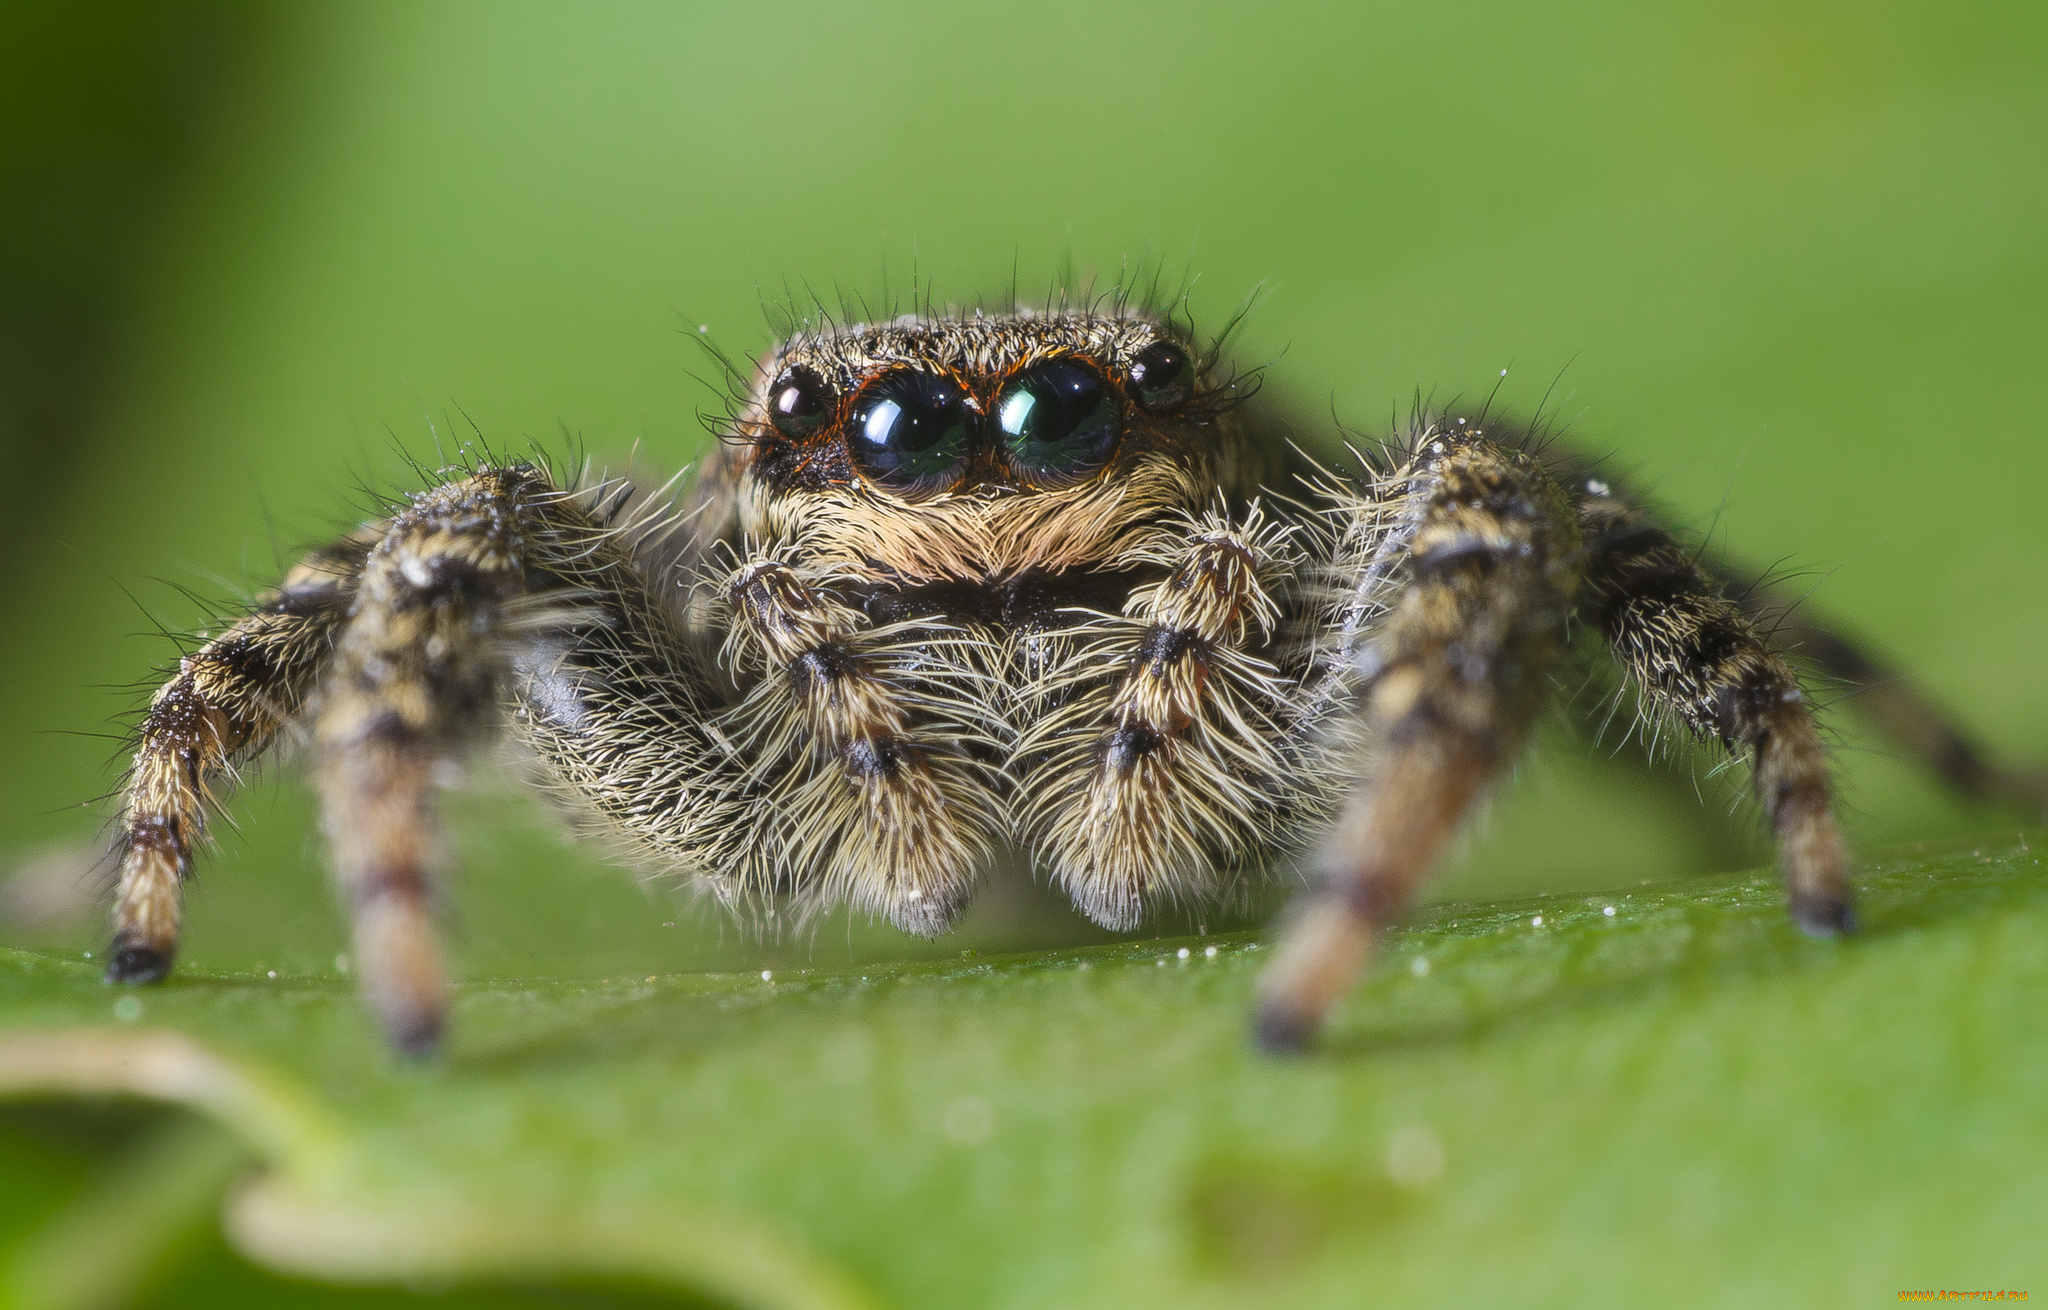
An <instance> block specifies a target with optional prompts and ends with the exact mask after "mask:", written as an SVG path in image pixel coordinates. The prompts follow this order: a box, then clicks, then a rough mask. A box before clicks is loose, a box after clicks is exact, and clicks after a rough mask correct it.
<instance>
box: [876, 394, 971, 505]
mask: <svg viewBox="0 0 2048 1310" xmlns="http://www.w3.org/2000/svg"><path fill="white" fill-rule="evenodd" d="M967 419H968V410H967V393H966V392H965V391H962V390H961V389H960V387H959V385H958V384H957V383H955V382H954V381H952V379H950V378H945V377H941V376H939V375H938V374H936V373H925V372H922V371H920V370H916V369H904V370H902V371H900V372H896V373H889V374H885V375H883V376H882V377H881V378H879V379H877V380H876V381H874V382H872V383H869V384H868V386H867V388H866V389H865V390H864V391H862V392H861V395H860V400H859V401H858V402H857V403H856V404H855V405H854V408H853V422H852V423H851V424H850V425H848V428H847V433H846V445H847V449H848V450H849V451H850V452H851V453H852V455H853V462H854V463H856V464H858V465H860V469H861V472H863V473H865V474H867V475H868V476H869V477H870V478H872V479H874V480H875V481H876V482H879V483H881V484H882V485H883V486H887V487H902V488H917V487H933V486H936V485H938V484H940V483H942V482H944V481H946V480H947V478H946V475H947V474H948V473H950V472H952V471H954V469H955V468H956V466H958V465H959V463H960V462H961V460H962V459H963V458H965V457H966V454H967Z"/></svg>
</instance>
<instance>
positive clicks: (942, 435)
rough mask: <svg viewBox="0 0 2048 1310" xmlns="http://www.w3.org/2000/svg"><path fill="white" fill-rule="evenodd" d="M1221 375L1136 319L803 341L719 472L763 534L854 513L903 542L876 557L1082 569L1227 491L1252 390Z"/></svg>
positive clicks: (956, 327)
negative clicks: (759, 517) (1244, 391)
mask: <svg viewBox="0 0 2048 1310" xmlns="http://www.w3.org/2000/svg"><path fill="white" fill-rule="evenodd" d="M1214 364H1215V360H1214V356H1213V353H1212V354H1210V355H1207V356H1205V355H1204V354H1203V353H1202V352H1200V351H1199V350H1198V349H1197V348H1196V347H1195V345H1194V344H1193V343H1192V342H1190V341H1188V340H1186V339H1184V338H1182V337H1181V336H1178V335H1176V334H1175V333H1174V332H1172V331H1171V330H1169V328H1168V327H1167V326H1166V325H1164V324H1161V323H1159V322H1156V321H1154V320H1152V319H1149V318H1142V317H1137V316H1135V315H1127V314H1097V313H1087V312H1069V313H1032V312H1019V313H1016V314H1011V315H1003V316H997V317H986V316H982V315H975V316H972V317H964V318H941V319H927V318H907V319H902V320H899V321H897V322H893V323H887V324H879V325H873V326H863V327H855V328H846V329H840V330H836V331H831V332H825V333H817V334H805V335H801V336H798V337H795V338H792V339H791V340H790V341H788V342H786V343H784V344H783V345H782V346H781V347H779V348H778V349H776V350H775V351H774V352H773V353H771V354H770V355H769V356H768V357H767V358H766V359H765V360H764V361H763V362H762V365H761V368H760V370H759V371H758V373H757V374H756V376H755V381H754V385H753V387H752V389H751V392H750V394H749V396H748V398H747V401H746V403H745V404H744V405H743V406H742V408H741V410H740V412H739V413H738V415H737V416H736V418H735V421H734V424H733V429H732V431H733V436H734V437H735V438H736V440H735V441H734V443H733V448H732V449H731V450H730V451H728V453H727V455H726V462H727V463H728V464H729V465H730V466H731V467H728V468H726V469H724V470H722V473H723V475H724V480H725V481H726V483H727V485H728V486H730V487H732V489H733V490H735V491H737V492H739V493H740V495H741V499H743V500H747V501H751V502H752V503H754V504H756V505H758V506H761V507H762V510H763V513H764V514H766V515H768V516H769V517H772V518H775V519H777V520H779V522H778V523H768V522H757V523H754V524H750V525H749V526H750V528H752V529H753V530H755V531H756V533H757V535H760V536H766V537H781V538H787V537H790V536H792V535H796V533H797V531H798V530H799V528H800V529H801V530H802V531H803V532H806V533H808V534H810V535H813V536H815V535H816V534H818V533H819V532H821V531H822V532H825V533H826V534H827V535H830V533H831V532H832V531H833V530H834V528H833V525H834V524H840V525H844V524H846V523H847V522H848V521H849V520H858V521H860V522H862V523H865V524H867V525H870V526H871V527H873V528H876V529H880V530H881V531H880V538H881V539H883V540H885V541H886V542H887V543H893V544H895V548H894V549H887V548H885V549H883V550H882V551H881V552H880V553H879V555H878V554H877V553H875V552H874V551H873V550H871V551H870V554H869V558H871V559H874V558H880V559H883V560H884V561H885V562H886V563H887V565H888V566H889V567H890V568H892V569H895V570H896V571H898V572H907V573H912V574H934V575H937V574H943V575H949V576H955V577H960V576H968V577H977V576H978V577H988V576H992V575H1001V574H1008V573H1014V572H1017V571H1019V570H1021V569H1025V568H1033V567H1041V568H1043V567H1070V566H1072V565H1073V564H1075V563H1081V562H1084V559H1083V557H1085V556H1086V555H1087V554H1088V553H1089V552H1090V551H1091V550H1096V549H1106V548H1107V547H1108V545H1109V544H1110V543H1111V542H1113V541H1115V540H1121V538H1122V537H1123V536H1124V535H1125V530H1126V529H1128V528H1129V527H1130V526H1132V525H1133V524H1134V523H1136V522H1139V521H1149V520H1151V519H1155V518H1157V517H1159V516H1160V515H1162V514H1165V513H1168V512H1171V511H1174V510H1178V509H1194V508H1198V507H1200V506H1201V505H1203V504H1204V503H1206V502H1207V501H1208V500H1209V499H1210V498H1211V497H1212V496H1213V495H1214V493H1215V491H1216V490H1217V489H1218V488H1219V487H1220V486H1222V484H1223V483H1225V482H1228V481H1232V480H1234V476H1235V475H1234V470H1236V469H1237V468H1238V467H1239V466H1240V465H1242V464H1243V463H1244V461H1243V459H1242V458H1241V457H1240V453H1239V452H1238V451H1237V450H1236V446H1237V444H1238V443H1239V442H1240V441H1241V438H1240V437H1239V436H1238V435H1237V432H1236V428H1235V425H1233V424H1231V423H1228V422H1226V421H1224V417H1223V416H1224V414H1225V412H1226V411H1227V410H1228V409H1229V407H1230V405H1231V404H1232V403H1234V402H1235V400H1236V399H1237V398H1238V395H1239V388H1237V387H1236V386H1235V385H1234V379H1229V378H1225V377H1220V376H1218V371H1217V370H1216V369H1215V367H1214ZM1225 489H1228V488H1225ZM1084 527H1086V528H1089V529H1090V532H1089V533H1083V534H1082V535H1092V539H1093V541H1092V544H1087V543H1083V542H1082V541H1080V540H1078V539H1077V537H1076V534H1077V533H1079V532H1081V530H1082V529H1083V528H1084ZM848 530H850V529H848ZM866 536H867V537H868V538H869V539H870V540H869V543H868V544H869V545H870V546H871V547H872V545H873V540H874V539H875V537H876V534H875V533H873V532H870V533H868V534H866ZM938 547H944V548H943V549H941V548H938Z"/></svg>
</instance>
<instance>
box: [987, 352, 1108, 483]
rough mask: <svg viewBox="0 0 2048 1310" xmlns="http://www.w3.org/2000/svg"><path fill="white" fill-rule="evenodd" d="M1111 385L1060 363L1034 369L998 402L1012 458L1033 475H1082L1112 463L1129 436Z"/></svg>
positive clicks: (1085, 370) (999, 421)
mask: <svg viewBox="0 0 2048 1310" xmlns="http://www.w3.org/2000/svg"><path fill="white" fill-rule="evenodd" d="M1120 420H1121V415H1119V414H1118V413H1117V406H1116V400H1115V398H1114V397H1113V396H1112V395H1111V394H1110V390H1109V385H1108V384H1107V383H1106V382H1104V381H1103V380H1102V377H1101V375H1099V374H1097V373H1096V372H1095V370H1094V369H1091V368H1088V367H1087V366H1085V365H1082V364H1078V363H1076V362H1074V361H1073V360H1068V359H1056V360H1053V361H1051V362H1050V363H1045V364H1040V365H1039V366H1037V367H1036V368H1033V369H1029V370H1027V371H1026V372H1024V373H1023V374H1021V375H1019V376H1018V378H1017V379H1016V380H1015V381H1014V382H1012V383H1010V385H1009V386H1008V387H1006V388H1004V390H1003V396H1002V399H1001V400H999V401H997V402H996V426H997V427H999V428H1001V429H1002V433H1003V442H1004V444H1005V445H1007V446H1008V447H1009V449H1010V458H1011V459H1012V460H1013V461H1015V462H1016V463H1017V464H1018V465H1019V466H1020V467H1021V468H1023V469H1025V470H1026V471H1028V472H1032V473H1079V472H1082V471H1084V470H1087V469H1092V468H1095V467H1098V466H1099V465H1101V464H1103V463H1104V462H1106V461H1107V460H1108V459H1109V455H1110V452H1111V451H1112V450H1114V449H1115V448H1116V441H1117V438H1118V437H1119V436H1120V435H1122V433H1123V424H1122V422H1121V421H1120Z"/></svg>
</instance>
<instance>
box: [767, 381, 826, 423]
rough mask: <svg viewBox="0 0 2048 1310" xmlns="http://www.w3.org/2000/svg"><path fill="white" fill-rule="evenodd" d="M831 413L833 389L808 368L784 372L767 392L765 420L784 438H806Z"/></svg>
mask: <svg viewBox="0 0 2048 1310" xmlns="http://www.w3.org/2000/svg"><path fill="white" fill-rule="evenodd" d="M831 410H832V388H830V387H828V386H826V385H825V380H824V379H823V378H821V377H819V376H818V375H817V374H816V373H813V372H811V371H810V370H809V369H807V368H792V369H785V370H783V374H782V376H781V377H779V378H777V379H775V385H774V386H773V387H770V388H769V389H768V421H769V422H770V423H772V424H774V425H775V430H776V431H777V432H780V433H781V434H782V435H783V436H785V437H808V436H810V435H811V434H812V433H813V432H816V431H817V430H818V429H819V428H820V427H821V426H823V424H824V422H825V416H826V415H827V414H829V413H830V412H831Z"/></svg>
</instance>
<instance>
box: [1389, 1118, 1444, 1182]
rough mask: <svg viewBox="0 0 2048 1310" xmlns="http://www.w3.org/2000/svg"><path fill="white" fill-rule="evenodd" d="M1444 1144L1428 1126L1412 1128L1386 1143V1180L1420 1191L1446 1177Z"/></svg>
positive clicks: (1400, 1131)
mask: <svg viewBox="0 0 2048 1310" xmlns="http://www.w3.org/2000/svg"><path fill="white" fill-rule="evenodd" d="M1443 1172H1444V1143H1443V1139H1442V1138H1440V1137H1438V1136H1437V1135H1436V1131H1435V1130H1434V1129H1432V1128H1430V1127H1429V1126H1428V1125H1426V1124H1410V1125H1409V1126H1408V1127H1406V1128H1402V1129H1400V1130H1398V1131H1396V1132H1395V1134H1394V1135H1393V1137H1392V1138H1390V1139H1389V1140H1388V1142H1387V1177H1389V1178H1391V1179H1393V1180H1394V1182H1395V1184H1396V1185H1397V1186H1400V1187H1405V1188H1407V1189H1408V1190H1409V1191H1411V1192H1414V1191H1420V1190H1422V1189H1423V1188H1425V1187H1427V1186H1429V1185H1430V1184H1431V1183H1433V1182H1435V1181H1436V1180H1437V1179H1438V1178H1441V1177H1442V1176H1443Z"/></svg>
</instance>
